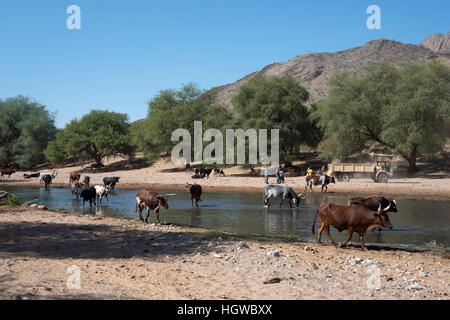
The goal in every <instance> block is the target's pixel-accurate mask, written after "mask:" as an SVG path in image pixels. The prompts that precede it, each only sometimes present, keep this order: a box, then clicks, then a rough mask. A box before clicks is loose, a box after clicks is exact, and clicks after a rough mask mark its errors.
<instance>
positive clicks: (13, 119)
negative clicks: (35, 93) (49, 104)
mask: <svg viewBox="0 0 450 320" xmlns="http://www.w3.org/2000/svg"><path fill="white" fill-rule="evenodd" d="M55 132H56V128H55V124H54V116H53V115H52V114H50V113H49V112H48V111H47V109H46V107H45V106H43V105H41V104H39V103H37V102H35V101H32V100H31V99H29V98H26V97H23V96H17V97H14V98H8V99H6V100H0V141H1V142H2V143H1V145H0V166H1V165H9V164H12V165H13V166H15V167H17V168H21V169H26V168H31V167H33V166H34V165H36V164H38V163H39V162H40V161H42V160H43V159H44V157H43V150H44V149H45V147H46V146H47V143H48V141H49V140H51V139H53V137H54V135H55Z"/></svg>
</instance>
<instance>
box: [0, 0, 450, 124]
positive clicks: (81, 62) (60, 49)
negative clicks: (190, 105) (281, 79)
mask: <svg viewBox="0 0 450 320" xmlns="http://www.w3.org/2000/svg"><path fill="white" fill-rule="evenodd" d="M318 3H320V5H319V4H318ZM72 4H75V5H78V6H79V7H80V8H81V30H69V29H67V27H66V20H67V18H68V17H69V14H67V13H66V9H67V7H68V6H69V5H72ZM372 4H375V5H378V6H379V7H380V8H381V26H382V29H381V30H369V29H367V27H366V20H367V18H368V16H369V15H368V14H367V13H366V9H367V7H368V6H369V5H372ZM449 12H450V2H449V1H447V0H439V1H437V0H429V1H419V0H417V1H403V0H395V1H379V0H372V1H366V0H353V1H350V0H342V1H331V0H330V1H320V2H318V1H302V0H297V1H287V0H286V1H284V0H278V1H275V0H272V1H268V0H227V1H219V0H183V1H181V0H178V1H174V0H165V1H152V0H148V1H138V0H134V1H133V0H130V1H119V0H115V1H113V0H71V1H65V0H53V1H51V0H42V1H32V0H28V1H23V0H14V1H12V0H9V1H7V0H2V1H1V2H0V41H1V42H0V43H1V50H0V98H1V99H4V98H7V97H11V96H16V95H18V94H21V95H25V96H29V97H32V98H34V99H35V100H37V101H38V102H40V103H42V104H44V105H46V106H47V107H48V109H49V110H50V111H52V112H56V124H57V126H58V127H63V126H64V124H66V123H67V122H68V121H70V120H71V119H73V118H79V117H81V116H82V115H83V114H85V113H88V112H89V111H90V110H91V109H108V110H111V111H116V112H124V113H128V114H129V116H130V119H131V120H132V121H134V120H137V119H140V118H143V117H145V116H146V115H147V102H148V101H149V100H150V99H151V98H152V97H153V96H154V95H155V94H157V93H158V92H159V91H160V90H163V89H166V88H179V87H180V85H182V84H184V83H188V82H194V83H196V84H198V85H199V86H200V87H201V88H204V89H209V88H211V87H214V86H218V85H223V84H226V83H230V82H233V81H236V80H238V79H240V78H241V77H243V76H245V75H247V74H248V73H251V72H254V71H256V70H259V69H260V68H262V67H264V66H265V65H267V64H270V63H273V62H282V61H286V60H289V59H291V58H293V57H295V56H297V55H299V54H303V53H309V52H323V51H329V52H334V51H340V50H345V49H348V48H351V47H355V46H360V45H363V44H364V43H366V42H367V41H370V40H372V39H381V38H386V39H394V40H397V41H401V42H406V43H414V44H418V43H420V42H422V41H423V40H424V39H425V38H426V37H427V36H429V35H430V34H431V33H435V32H440V33H447V32H448V31H450V28H449V27H450V25H449V19H448V13H449Z"/></svg>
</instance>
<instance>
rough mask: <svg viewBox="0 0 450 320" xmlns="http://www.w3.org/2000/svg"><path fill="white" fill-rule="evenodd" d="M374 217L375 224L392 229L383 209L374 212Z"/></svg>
mask: <svg viewBox="0 0 450 320" xmlns="http://www.w3.org/2000/svg"><path fill="white" fill-rule="evenodd" d="M374 216H375V218H376V221H375V224H376V225H380V226H381V227H383V228H387V229H392V228H393V227H392V224H391V221H389V216H388V215H387V213H386V212H385V211H378V212H375V213H374Z"/></svg>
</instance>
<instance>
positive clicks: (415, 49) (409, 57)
mask: <svg viewBox="0 0 450 320" xmlns="http://www.w3.org/2000/svg"><path fill="white" fill-rule="evenodd" d="M449 48H450V42H449V33H447V35H445V36H444V35H442V34H433V35H431V36H430V37H429V38H427V39H426V40H425V41H424V42H423V43H422V44H420V45H414V44H405V43H401V42H397V41H393V40H373V41H370V42H368V43H366V44H365V45H364V46H361V47H356V48H351V49H348V50H345V51H339V52H335V53H328V52H325V53H311V54H303V55H300V56H297V57H295V58H293V59H291V60H289V61H287V62H281V63H274V64H270V65H268V66H266V67H264V68H263V69H261V70H260V71H257V72H254V73H252V74H249V75H247V76H245V77H244V78H242V79H240V80H238V81H236V82H234V83H231V84H227V85H224V86H221V87H218V88H217V89H218V96H217V102H218V103H221V104H224V105H227V106H231V98H232V97H233V96H234V95H235V94H236V93H238V91H239V88H240V87H241V85H243V84H244V83H246V82H247V81H249V80H250V79H251V78H252V77H254V76H255V75H257V74H263V75H266V76H283V75H291V76H292V77H294V78H295V79H296V80H297V81H298V82H299V83H300V84H301V85H303V86H305V87H306V88H307V89H308V91H309V93H310V100H309V101H308V105H310V104H312V103H314V102H317V101H320V100H322V99H324V98H326V96H327V90H328V80H329V79H330V77H331V76H332V75H333V74H336V73H341V72H344V71H347V72H349V73H350V74H352V75H363V74H364V73H365V72H366V67H367V66H370V65H373V64H376V63H379V62H382V61H389V62H392V63H393V64H395V65H400V64H402V63H404V62H406V61H415V62H425V61H427V60H430V59H439V60H441V61H442V62H443V63H445V64H446V65H449V66H450V54H449Z"/></svg>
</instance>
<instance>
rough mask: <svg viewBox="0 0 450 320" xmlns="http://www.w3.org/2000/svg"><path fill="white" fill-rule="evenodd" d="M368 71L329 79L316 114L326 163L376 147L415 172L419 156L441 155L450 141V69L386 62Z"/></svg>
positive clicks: (438, 64) (435, 65)
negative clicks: (405, 162)
mask: <svg viewBox="0 0 450 320" xmlns="http://www.w3.org/2000/svg"><path fill="white" fill-rule="evenodd" d="M368 71H369V72H368V74H367V75H366V76H364V77H360V78H356V77H355V78H352V77H350V76H349V75H348V74H345V73H344V74H339V75H336V76H334V77H332V79H331V80H330V87H331V89H330V91H329V95H328V98H327V100H325V101H324V102H322V103H320V104H319V105H318V108H317V110H316V111H315V112H314V113H313V115H312V117H313V118H314V119H315V120H316V121H318V125H319V127H321V129H322V130H323V133H324V136H325V139H324V141H323V142H322V143H321V144H320V149H321V150H322V151H323V155H324V157H325V158H326V159H328V160H330V159H332V158H339V159H343V158H345V157H347V156H349V155H350V154H352V153H353V152H357V151H361V150H362V149H364V148H365V147H366V146H367V144H368V143H374V142H375V143H378V144H379V145H381V146H384V147H386V148H388V149H390V150H391V151H393V152H397V153H398V154H399V155H401V156H402V157H403V158H404V159H405V160H406V161H407V162H408V164H409V171H410V172H416V171H417V166H416V161H417V157H418V156H419V155H421V154H430V153H434V152H437V151H439V150H441V149H442V147H443V145H444V144H445V142H446V140H447V139H448V138H449V136H450V69H449V68H448V67H447V66H445V65H443V64H441V63H439V62H438V61H430V62H428V63H427V64H416V63H407V64H405V65H404V66H403V67H401V68H396V67H395V66H394V65H392V64H390V63H387V62H384V63H380V64H378V65H375V66H373V67H371V68H369V70H368Z"/></svg>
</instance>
